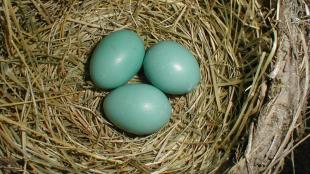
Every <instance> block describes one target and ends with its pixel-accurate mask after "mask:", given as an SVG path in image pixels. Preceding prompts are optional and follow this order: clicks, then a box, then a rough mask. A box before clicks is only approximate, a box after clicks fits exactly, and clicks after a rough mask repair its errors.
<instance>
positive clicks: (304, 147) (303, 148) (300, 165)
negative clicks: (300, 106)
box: [281, 102, 310, 174]
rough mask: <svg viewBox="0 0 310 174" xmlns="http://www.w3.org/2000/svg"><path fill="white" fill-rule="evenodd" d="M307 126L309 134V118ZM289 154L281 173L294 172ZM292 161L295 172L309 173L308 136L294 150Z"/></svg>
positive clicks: (309, 151) (288, 173) (309, 145)
mask: <svg viewBox="0 0 310 174" xmlns="http://www.w3.org/2000/svg"><path fill="white" fill-rule="evenodd" d="M308 103H309V102H308ZM308 110H309V108H308ZM308 113H309V111H308ZM309 117H310V114H307V118H309ZM307 127H308V129H306V135H307V134H310V129H309V127H310V119H308V120H307V124H306V128H307ZM306 135H305V136H306ZM290 156H291V155H289V157H288V158H287V159H286V163H285V166H284V169H283V171H282V173H281V174H293V173H294V171H293V167H292V161H291V159H290ZM294 161H295V162H294V163H295V174H310V139H309V138H308V139H307V140H306V141H304V142H303V143H302V144H301V145H300V146H298V147H297V148H296V149H295V150H294Z"/></svg>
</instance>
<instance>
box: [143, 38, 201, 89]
mask: <svg viewBox="0 0 310 174" xmlns="http://www.w3.org/2000/svg"><path fill="white" fill-rule="evenodd" d="M143 69H144V74H145V76H146V77H147V79H148V80H149V81H150V82H151V83H152V84H153V85H154V86H156V87H157V88H159V89H161V90H162V91H164V92H165V93H168V94H185V93H188V92H190V91H191V90H193V89H194V88H195V87H196V86H197V85H198V83H199V81H200V70H199V65H198V63H197V61H196V59H195V57H194V56H193V54H192V53H191V52H189V51H188V50H187V49H186V48H185V47H183V46H182V45H181V44H179V43H177V42H175V41H161V42H158V43H157V44H155V45H154V46H152V47H151V48H149V49H148V50H147V52H146V54H145V57H144V62H143Z"/></svg>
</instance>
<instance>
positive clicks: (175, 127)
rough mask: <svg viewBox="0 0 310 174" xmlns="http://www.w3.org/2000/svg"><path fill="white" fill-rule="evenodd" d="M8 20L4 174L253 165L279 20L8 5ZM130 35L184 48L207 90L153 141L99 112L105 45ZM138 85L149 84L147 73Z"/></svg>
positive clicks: (150, 5) (136, 8)
mask: <svg viewBox="0 0 310 174" xmlns="http://www.w3.org/2000/svg"><path fill="white" fill-rule="evenodd" d="M0 10H1V11H0V12H1V13H2V14H4V15H3V16H1V18H0V19H1V22H2V25H1V27H0V32H1V36H0V37H1V38H0V44H1V45H0V65H1V74H2V75H1V82H0V88H1V91H0V94H1V97H0V156H1V157H2V159H0V170H2V173H10V172H11V173H15V172H21V171H24V172H26V173H212V172H224V171H228V170H230V169H234V168H233V166H234V165H235V164H234V162H236V161H238V160H241V158H242V157H243V156H244V153H245V148H246V146H247V143H248V141H247V140H248V137H249V136H250V135H251V130H252V129H253V127H251V126H250V125H251V123H253V120H254V122H255V121H256V118H257V116H258V113H259V112H260V110H261V108H262V105H263V104H264V103H266V102H269V99H268V98H267V99H266V97H265V96H266V95H268V92H266V90H265V91H263V89H264V84H266V83H268V82H269V81H268V80H267V81H266V79H268V77H267V76H266V72H270V71H271V70H270V69H272V68H270V65H271V64H272V62H273V61H275V60H276V58H275V56H274V55H275V53H276V52H275V50H276V48H277V31H276V29H275V28H274V27H273V21H271V19H273V17H274V14H275V11H273V10H271V9H269V8H265V7H264V6H262V5H260V4H259V3H258V2H256V1H227V2H226V1H186V0H185V1H174V0H167V1H166V0H160V1H125V0H124V1H120V0H117V1H111V2H110V1H107V2H105V1H104V2H102V1H95V0H90V1H40V0H33V1H29V2H28V1H27V2H26V1H25V2H23V1H4V2H3V6H2V9H0ZM125 28H126V29H130V30H133V31H135V32H137V33H138V34H139V35H140V36H141V37H142V38H143V40H144V43H145V45H146V47H147V48H149V47H150V46H151V45H153V44H155V43H156V42H158V41H160V40H175V41H177V42H179V43H181V44H182V45H183V46H185V47H186V48H187V49H189V50H190V51H191V52H192V53H193V55H194V56H195V58H196V59H197V61H198V63H199V65H200V72H201V77H202V79H201V81H200V84H199V86H198V87H197V88H196V89H195V90H194V91H192V92H191V93H189V94H187V95H183V96H169V97H170V101H171V104H172V107H173V115H172V118H171V119H170V122H169V123H168V124H167V125H166V126H165V127H163V128H162V129H161V130H160V131H158V132H156V133H154V134H152V135H149V136H143V137H136V136H132V135H128V134H126V133H124V132H122V131H120V130H118V129H116V128H115V127H114V126H113V125H112V124H111V123H110V122H109V121H108V120H107V119H106V118H105V116H104V113H103V112H102V110H101V104H102V100H103V99H104V98H105V96H106V95H107V93H108V91H104V90H100V89H97V88H95V86H94V85H93V83H92V82H91V81H90V78H89V75H88V63H87V62H88V61H89V58H90V55H91V53H92V50H93V49H94V48H95V46H96V44H97V43H98V41H99V40H100V39H101V38H103V37H104V36H106V35H108V34H109V33H110V32H113V31H116V30H120V29H125ZM2 58H3V60H1V59H2ZM135 82H146V80H145V78H143V72H141V73H140V75H139V76H136V77H135V78H134V79H132V80H131V81H130V82H129V83H135ZM262 91H263V92H262ZM270 100H271V99H270ZM283 158H284V157H283ZM277 164H278V163H277ZM272 170H277V169H273V168H272ZM0 173H1V171H0Z"/></svg>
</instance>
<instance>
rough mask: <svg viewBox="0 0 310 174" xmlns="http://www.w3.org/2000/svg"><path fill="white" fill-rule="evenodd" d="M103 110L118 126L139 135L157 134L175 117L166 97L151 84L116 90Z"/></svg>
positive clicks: (107, 100) (129, 86) (127, 86)
mask: <svg viewBox="0 0 310 174" xmlns="http://www.w3.org/2000/svg"><path fill="white" fill-rule="evenodd" d="M103 110H104V113H105V116H106V117H107V118H108V119H109V120H110V121H111V122H112V123H113V124H114V125H115V126H117V127H118V128H120V129H122V130H124V131H126V132H129V133H132V134H136V135H147V134H151V133H154V132H156V131H157V130H159V129H160V128H161V127H163V126H164V125H165V124H166V123H167V122H168V121H169V119H170V117H171V113H172V107H171V105H170V102H169V100H168V98H167V97H166V95H165V94H164V93H163V92H162V91H160V90H159V89H157V88H155V87H153V86H151V85H147V84H129V85H125V86H122V87H119V88H117V89H115V90H113V91H112V92H111V93H110V94H108V95H107V97H106V98H105V100H104V102H103Z"/></svg>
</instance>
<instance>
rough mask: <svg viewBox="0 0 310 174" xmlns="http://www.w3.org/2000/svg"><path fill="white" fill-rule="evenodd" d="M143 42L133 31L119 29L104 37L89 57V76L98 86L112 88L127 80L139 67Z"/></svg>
mask: <svg viewBox="0 0 310 174" xmlns="http://www.w3.org/2000/svg"><path fill="white" fill-rule="evenodd" d="M144 53H145V50H144V44H143V41H142V40H141V38H140V37H139V36H138V35H137V34H136V33H135V32H133V31H130V30H119V31H116V32H113V33H111V34H109V35H108V36H106V37H104V38H103V39H102V40H101V41H100V42H99V43H98V45H97V47H96V48H95V50H94V52H93V54H92V57H91V59H90V76H91V79H92V81H93V82H94V83H95V85H96V86H97V87H99V88H104V89H112V88H116V87H119V86H121V85H123V84H125V83H127V82H128V80H130V79H131V78H132V77H133V76H134V75H135V74H136V73H137V72H138V71H139V70H140V68H141V66H142V62H143V57H144Z"/></svg>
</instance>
